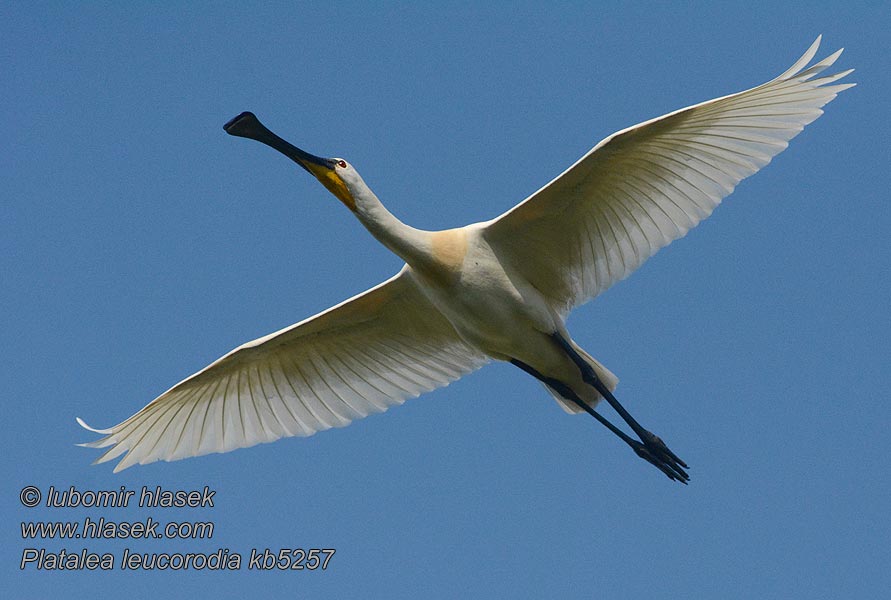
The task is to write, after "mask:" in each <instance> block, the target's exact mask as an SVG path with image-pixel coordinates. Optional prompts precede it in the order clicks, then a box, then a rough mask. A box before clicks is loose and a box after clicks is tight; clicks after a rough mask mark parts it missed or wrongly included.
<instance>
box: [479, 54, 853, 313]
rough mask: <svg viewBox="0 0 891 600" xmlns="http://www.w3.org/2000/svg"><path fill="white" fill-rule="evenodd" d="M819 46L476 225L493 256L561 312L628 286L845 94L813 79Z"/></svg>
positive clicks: (672, 117)
mask: <svg viewBox="0 0 891 600" xmlns="http://www.w3.org/2000/svg"><path fill="white" fill-rule="evenodd" d="M819 45H820V38H819V37H818V38H817V40H816V41H815V42H814V43H813V44H812V45H811V46H810V48H808V50H807V52H805V53H804V55H803V56H802V57H801V58H800V59H799V60H798V61H796V62H795V64H793V65H792V66H791V67H790V68H789V69H788V70H786V71H785V72H784V73H783V74H782V75H780V76H779V77H777V78H776V79H773V80H771V81H769V82H767V83H765V84H762V85H760V86H757V87H754V88H752V89H750V90H746V91H744V92H739V93H737V94H731V95H729V96H724V97H721V98H716V99H714V100H710V101H708V102H703V103H701V104H696V105H694V106H690V107H687V108H684V109H681V110H678V111H674V112H672V113H669V114H668V115H665V116H662V117H658V118H656V119H651V120H649V121H646V122H644V123H641V124H639V125H635V126H634V127H629V128H628V129H624V130H622V131H619V132H617V133H615V134H613V135H611V136H609V137H607V138H606V139H605V140H603V141H602V142H600V143H599V144H597V145H596V146H595V147H594V148H593V149H592V150H591V151H590V152H588V153H587V154H585V156H583V157H582V158H581V159H579V160H578V161H577V162H576V163H575V164H574V165H572V166H571V167H570V168H569V169H567V170H566V171H564V172H563V173H562V174H561V175H560V176H559V177H557V178H556V179H554V180H553V181H551V182H550V183H549V184H547V185H546V186H545V187H543V188H542V189H540V190H539V191H537V192H536V193H535V194H533V195H532V196H530V197H529V198H528V199H526V200H525V201H524V202H522V203H520V204H518V205H517V206H515V207H514V208H513V209H511V210H509V211H508V212H506V213H504V214H503V215H501V216H500V217H498V218H496V219H493V220H492V221H490V222H488V223H487V224H486V229H485V234H484V235H485V237H486V240H487V241H488V242H489V244H490V245H491V246H492V248H493V249H494V250H495V252H496V254H498V256H499V257H502V258H503V260H506V261H508V262H509V263H510V265H511V266H512V267H513V268H514V269H516V270H517V271H518V272H520V273H521V274H523V275H524V276H525V277H526V278H528V279H529V280H530V281H531V282H532V283H533V284H534V285H535V286H536V288H537V289H539V290H540V291H541V292H543V293H544V294H545V295H547V296H548V297H549V298H550V300H551V301H552V302H553V303H554V305H555V306H556V307H557V308H558V309H559V310H560V311H561V312H563V313H564V314H565V313H567V312H568V311H569V310H570V309H571V308H572V307H573V306H576V305H578V304H580V303H582V302H585V301H587V300H589V299H591V298H593V297H595V296H597V295H598V294H599V293H601V292H603V291H604V290H606V289H607V288H608V287H609V286H611V285H612V284H613V283H615V282H616V281H618V280H620V279H623V278H624V277H627V276H628V275H629V274H630V273H631V272H633V271H634V270H635V269H637V268H638V267H640V265H641V264H643V262H644V261H646V259H647V258H649V257H650V256H652V255H653V254H655V253H656V252H657V251H658V250H659V249H660V248H662V247H664V246H666V245H667V244H669V243H671V242H672V241H674V240H676V239H678V238H680V237H683V236H684V235H685V234H686V233H687V232H688V231H689V230H690V229H692V228H693V227H695V226H696V225H697V224H698V223H700V222H701V221H702V220H703V219H705V218H707V217H708V216H709V215H711V213H712V211H713V210H714V209H715V207H716V206H717V205H718V204H719V203H720V202H721V200H722V199H723V198H725V197H726V196H727V195H728V194H730V193H731V192H732V191H733V190H734V189H735V187H736V185H737V184H738V183H739V182H740V181H741V180H742V179H744V178H746V177H748V176H750V175H752V174H753V173H755V172H757V171H758V170H759V169H761V168H762V167H764V166H765V165H767V164H768V163H769V162H770V161H771V159H773V157H774V156H776V155H777V154H778V153H780V152H782V151H783V150H784V149H785V148H786V147H787V146H788V142H789V140H791V139H792V138H793V137H795V136H796V135H797V134H798V133H799V132H801V130H802V129H804V127H805V126H806V125H807V124H809V123H811V122H812V121H813V120H814V119H816V118H817V117H819V116H820V115H821V114H823V111H822V107H823V106H824V105H825V104H826V103H828V102H830V101H831V100H832V99H833V98H835V96H836V95H837V94H838V93H839V92H841V91H842V90H845V89H847V88H849V87H851V86H853V85H854V84H836V83H835V82H837V81H838V80H840V79H841V78H842V77H844V76H846V75H848V74H850V73H851V72H852V71H853V70H852V69H851V70H846V71H841V72H838V73H835V74H831V75H827V76H820V74H821V73H823V71H825V70H826V69H827V68H828V67H830V66H832V65H833V64H834V63H835V61H836V60H837V59H838V57H839V56H840V55H841V52H842V51H841V50H838V51H837V52H834V53H832V54H831V55H829V56H828V57H826V58H825V59H823V60H821V61H819V62H817V63H815V64H813V65H811V66H810V67H808V64H809V63H810V62H811V60H812V59H813V57H814V55H815V54H816V52H817V49H818V48H819Z"/></svg>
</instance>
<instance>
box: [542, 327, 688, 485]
mask: <svg viewBox="0 0 891 600" xmlns="http://www.w3.org/2000/svg"><path fill="white" fill-rule="evenodd" d="M553 337H554V340H555V341H556V342H557V344H559V345H560V347H561V348H562V349H563V351H564V352H566V354H567V356H569V357H570V358H571V359H572V361H573V362H574V363H575V364H576V366H577V367H578V368H579V371H581V374H582V380H583V381H585V383H587V384H588V385H591V386H593V387H594V389H596V390H597V391H598V392H599V393H600V395H601V396H603V397H604V399H605V400H606V401H607V402H608V403H609V405H610V406H612V407H613V410H615V411H616V412H617V413H618V414H619V416H620V417H622V419H623V420H624V421H625V422H626V423H628V426H629V427H631V429H632V430H633V431H634V433H635V434H637V436H638V437H639V438H640V440H641V441H642V442H643V443H644V446H645V447H646V449H647V451H648V452H649V454H650V455H651V456H652V457H655V458H656V459H657V460H659V461H661V462H664V463H666V464H668V465H669V466H670V467H671V469H673V470H674V471H676V472H677V474H678V476H679V477H680V480H681V481H685V482H686V481H687V480H689V479H690V476H689V475H687V472H686V471H684V469H689V467H688V466H687V463H685V462H684V461H683V460H681V459H680V457H679V456H678V455H677V454H675V453H674V452H672V451H671V450H670V449H669V448H668V446H666V445H665V442H663V441H662V439H661V438H660V437H659V436H657V435H654V434H653V433H652V432H650V431H648V430H646V429H644V428H643V427H642V426H641V424H640V423H638V422H637V420H636V419H635V418H634V417H632V416H631V414H630V413H629V412H628V411H627V410H625V407H624V406H622V405H621V404H620V403H619V401H618V400H616V397H615V396H613V394H612V392H610V391H609V389H607V387H606V386H605V385H604V384H603V382H602V381H601V380H600V378H599V377H597V373H595V372H594V369H593V368H592V367H591V365H590V364H589V363H588V361H586V360H585V359H584V358H583V357H582V356H581V355H580V354H579V353H578V352H577V351H576V349H575V348H573V347H572V344H570V343H569V341H567V340H566V339H565V338H564V337H563V336H562V335H560V334H559V333H555V334H553ZM638 455H640V452H638ZM643 458H646V459H647V460H650V459H649V458H647V457H645V456H644V457H643ZM650 462H652V461H651V460H650Z"/></svg>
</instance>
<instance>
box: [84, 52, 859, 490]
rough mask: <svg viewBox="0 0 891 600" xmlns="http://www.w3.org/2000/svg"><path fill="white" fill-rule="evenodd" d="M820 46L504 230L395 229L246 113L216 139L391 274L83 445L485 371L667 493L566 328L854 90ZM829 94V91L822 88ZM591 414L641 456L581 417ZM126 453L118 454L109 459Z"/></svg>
mask: <svg viewBox="0 0 891 600" xmlns="http://www.w3.org/2000/svg"><path fill="white" fill-rule="evenodd" d="M819 44H820V38H819V37H818V38H817V40H816V41H815V42H814V43H813V44H812V45H811V47H810V48H809V49H808V51H807V52H805V54H804V56H802V57H801V58H800V59H799V60H798V61H797V62H796V63H795V64H793V65H792V66H791V67H790V68H789V69H788V70H787V71H785V72H784V73H783V74H782V75H780V76H779V77H777V78H776V79H773V80H771V81H769V82H767V83H765V84H763V85H759V86H757V87H754V88H752V89H749V90H746V91H743V92H739V93H736V94H731V95H729V96H724V97H722V98H717V99H714V100H709V101H707V102H703V103H701V104H696V105H693V106H690V107H688V108H684V109H681V110H678V111H675V112H672V113H669V114H667V115H665V116H662V117H658V118H656V119H652V120H649V121H646V122H644V123H641V124H639V125H635V126H634V127H630V128H628V129H623V130H622V131H619V132H618V133H615V134H613V135H611V136H609V137H607V138H606V139H605V140H603V141H602V142H600V143H599V144H597V145H596V146H595V147H594V148H593V149H592V150H591V151H589V152H588V153H587V154H585V155H584V156H583V157H582V158H581V159H579V160H578V161H577V162H576V163H575V164H573V165H572V166H571V167H569V168H568V169H567V170H566V171H564V172H563V173H562V174H560V175H559V176H558V177H557V178H556V179H554V180H553V181H551V182H550V183H548V184H547V185H545V186H544V187H543V188H541V189H540V190H538V191H537V192H535V193H534V194H532V195H531V196H530V197H529V198H527V199H526V200H525V201H523V202H521V203H520V204H518V205H517V206H515V207H514V208H512V209H511V210H509V211H508V212H506V213H504V214H503V215H501V216H499V217H497V218H495V219H493V220H491V221H487V222H484V223H474V224H471V225H467V226H466V227H461V228H459V229H448V230H444V231H422V230H419V229H415V228H413V227H410V226H408V225H406V224H404V223H402V222H401V221H400V220H399V219H397V218H396V217H395V216H393V215H392V214H391V213H390V212H389V211H388V210H387V209H386V208H384V206H383V204H381V202H380V200H378V198H377V196H375V195H374V193H373V192H372V191H371V190H370V189H369V188H368V186H367V185H366V184H365V183H364V182H363V181H362V178H361V177H360V176H359V173H358V172H356V170H355V169H354V168H353V166H352V165H350V164H349V163H347V162H346V161H345V160H343V159H340V158H331V159H327V158H320V157H317V156H313V155H311V154H308V153H306V152H304V151H303V150H300V149H298V148H296V147H295V146H292V145H291V144H289V143H288V142H286V141H284V140H283V139H281V138H279V137H278V136H276V135H275V134H273V133H272V132H271V131H269V130H268V129H266V128H265V127H264V126H263V125H262V124H261V123H260V122H259V121H258V120H257V118H256V117H255V116H254V115H253V114H251V113H249V112H245V113H242V114H240V115H238V116H237V117H235V118H234V119H232V120H231V121H229V122H228V123H227V124H226V125H225V130H226V132H228V133H229V134H232V135H236V136H241V137H246V138H252V139H255V140H258V141H260V142H263V143H264V144H267V145H269V146H271V147H272V148H274V149H276V150H278V151H279V152H282V153H283V154H285V155H286V156H288V157H289V158H291V159H292V160H293V161H295V162H296V163H297V164H299V165H300V166H301V167H303V168H304V169H306V170H307V171H308V172H310V173H311V174H312V175H314V176H315V177H316V178H317V179H318V180H319V181H320V182H321V183H322V184H323V185H324V186H325V187H326V188H328V190H329V191H330V192H331V193H332V194H334V195H335V196H336V197H337V198H338V199H339V200H340V201H341V202H343V204H345V205H346V206H347V208H349V209H350V210H351V211H352V212H353V214H354V215H355V216H356V217H357V218H358V219H359V221H361V223H362V224H363V225H364V226H365V227H366V228H367V229H368V231H369V232H370V233H371V234H372V235H373V236H374V237H375V238H376V239H377V240H378V241H379V242H380V243H382V244H383V245H384V246H386V247H387V248H389V249H390V250H391V251H392V252H394V253H395V254H397V255H398V256H399V257H400V258H402V259H403V260H404V261H405V263H406V264H405V266H404V267H403V268H402V270H400V271H399V273H397V274H396V275H395V276H393V277H391V278H390V279H388V280H387V281H385V282H383V283H381V284H380V285H377V286H376V287H373V288H371V289H370V290H368V291H366V292H363V293H361V294H359V295H357V296H354V297H353V298H350V299H349V300H347V301H345V302H343V303H341V304H338V305H337V306H334V307H332V308H330V309H328V310H326V311H324V312H322V313H320V314H318V315H316V316H314V317H310V318H309V319H306V320H304V321H301V322H300V323H297V324H296V325H292V326H290V327H287V328H285V329H282V330H281V331H277V332H275V333H272V334H270V335H267V336H265V337H262V338H260V339H257V340H254V341H252V342H248V343H246V344H244V345H242V346H240V347H239V348H236V349H235V350H233V351H232V352H229V353H228V354H226V355H225V356H223V357H222V358H220V359H219V360H217V361H216V362H214V363H212V364H211V365H209V366H207V367H205V368H204V369H202V370H201V371H199V372H197V373H195V374H194V375H192V376H190V377H188V378H187V379H185V380H183V381H182V382H180V383H178V384H176V385H175V386H173V387H172V388H170V389H169V390H167V391H166V392H164V393H163V394H161V395H160V396H158V397H157V398H156V399H154V400H153V401H152V402H150V403H149V404H148V405H147V406H146V407H145V408H143V409H142V410H140V411H139V412H137V413H136V414H134V415H133V416H132V417H130V418H129V419H127V420H126V421H124V422H122V423H120V424H118V425H115V426H114V427H111V428H110V429H103V430H100V429H93V428H91V427H89V426H88V425H86V423H84V422H83V421H82V420H81V419H80V418H78V422H79V423H80V424H81V425H82V426H84V427H86V428H87V429H90V430H91V431H95V432H96V433H100V434H103V435H104V437H102V438H101V439H99V440H96V441H94V442H89V443H86V444H82V445H83V446H89V447H95V448H108V450H107V451H106V452H105V453H104V454H102V455H101V456H100V457H99V458H98V460H97V461H96V462H105V461H109V460H112V459H115V458H118V457H120V456H122V455H123V458H122V459H121V460H120V462H119V463H118V464H117V466H116V467H115V471H119V470H121V469H124V468H127V467H129V466H131V465H134V464H137V463H138V464H146V463H151V462H153V461H156V460H167V461H170V460H178V459H181V458H186V457H190V456H198V455H202V454H208V453H212V452H227V451H229V450H234V449H236V448H244V447H247V446H253V445H254V444H258V443H261V442H271V441H273V440H277V439H279V438H282V437H285V436H308V435H312V434H313V433H316V432H317V431H321V430H323V429H329V428H331V427H342V426H344V425H347V424H349V423H350V422H351V421H352V420H354V419H358V418H361V417H365V416H367V415H369V414H371V413H376V412H383V411H385V410H387V408H389V407H390V406H392V405H394V404H401V403H402V402H404V401H405V400H406V399H407V398H412V397H415V396H418V395H419V394H421V393H423V392H427V391H430V390H433V389H435V388H438V387H441V386H445V385H447V384H448V383H449V382H451V381H453V380H455V379H457V378H459V377H461V376H462V375H464V374H466V373H469V372H471V371H473V370H475V369H478V368H479V367H481V366H482V365H484V364H486V363H487V362H488V361H489V360H490V359H495V360H501V361H509V362H511V363H513V364H514V365H517V366H518V367H520V368H521V369H523V370H524V371H526V372H527V373H529V374H531V375H533V376H534V377H536V378H537V379H539V380H540V381H541V382H542V383H543V384H544V386H545V387H546V389H547V390H548V391H549V392H550V393H551V394H552V395H553V396H554V398H555V399H556V400H557V401H558V402H559V403H560V405H561V406H562V407H563V408H564V409H565V410H567V411H568V412H570V413H579V412H582V411H585V412H588V413H589V414H591V415H592V416H594V417H595V418H597V420H598V421H600V422H601V423H603V424H604V425H606V426H607V427H608V428H609V429H610V430H611V431H613V433H615V434H616V435H618V436H619V437H620V438H621V439H622V440H623V441H625V442H626V443H627V444H628V445H629V446H630V447H631V448H632V449H633V450H634V451H635V452H636V453H637V454H638V455H639V456H640V457H642V458H644V459H646V460H647V461H649V462H650V463H652V464H653V465H655V466H656V467H658V468H659V469H660V470H661V471H662V472H663V473H665V474H666V475H667V476H668V477H670V478H671V479H674V480H677V481H681V482H684V483H686V482H687V480H688V479H689V477H688V474H687V472H686V471H685V469H686V468H688V467H687V465H686V464H685V463H684V462H683V461H682V460H680V459H679V458H678V457H677V456H676V455H675V454H673V453H672V452H671V451H670V450H669V449H668V448H667V447H666V445H665V444H664V443H663V442H662V441H661V440H660V439H659V438H658V437H656V436H655V435H653V434H652V433H650V432H649V431H647V430H646V429H644V428H643V427H641V426H640V425H639V424H638V423H637V421H635V420H634V419H633V418H632V417H631V415H629V414H628V412H627V411H626V410H625V409H624V408H622V406H621V405H620V404H619V403H618V402H617V401H616V399H615V398H614V397H613V395H612V393H611V392H612V390H613V389H614V388H615V387H616V384H617V383H618V379H617V378H616V376H615V375H613V374H612V373H611V372H610V371H609V370H608V369H607V368H606V367H604V366H603V365H601V364H600V363H599V362H597V361H596V360H595V359H594V358H592V357H591V356H590V355H589V354H588V353H586V352H585V351H584V350H583V349H582V348H581V347H580V346H579V345H578V344H576V343H575V342H574V341H573V340H572V338H571V337H570V335H569V332H568V331H567V329H566V327H565V325H564V319H565V317H566V316H567V314H568V313H569V311H570V310H571V309H572V308H573V307H574V306H577V305H579V304H581V303H583V302H585V301H587V300H589V299H591V298H593V297H595V296H597V295H598V294H600V293H601V292H603V291H604V290H606V289H607V288H608V287H609V286H610V285H612V284H613V283H615V282H616V281H619V280H620V279H623V278H624V277H627V276H628V275H629V274H630V273H631V272H632V271H634V270H635V269H637V268H638V267H639V266H640V265H641V264H642V263H643V262H644V261H645V260H646V259H647V258H649V257H650V256H652V255H653V254H654V253H655V252H656V251H657V250H659V249H660V248H662V247H663V246H665V245H667V244H669V243H670V242H672V241H673V240H676V239H678V238H680V237H682V236H683V235H685V234H686V233H687V231H689V230H690V229H691V228H692V227H694V226H695V225H696V224H698V223H699V222H700V221H702V220H703V219H705V218H706V217H707V216H709V215H710V214H711V212H712V210H714V208H715V207H716V206H717V205H718V203H719V202H720V201H721V199H722V198H724V197H725V196H727V195H728V194H730V193H731V192H732V191H733V189H734V187H735V186H736V185H737V184H738V183H739V182H740V181H741V180H742V179H744V178H745V177H748V176H749V175H752V174H753V173H755V172H756V171H758V170H759V169H760V168H762V167H764V166H765V165H766V164H768V163H769V162H770V160H771V159H772V158H773V157H774V156H776V155H777V154H778V153H779V152H781V151H782V150H783V149H785V148H786V146H787V145H788V144H787V142H788V141H789V140H790V139H792V138H793V137H795V136H796V135H797V134H798V133H799V132H800V131H801V130H802V129H803V128H804V126H805V125H807V124H808V123H810V122H812V121H813V120H814V119H816V118H817V117H819V116H820V115H821V114H822V112H823V111H822V110H821V109H820V108H821V107H822V106H823V105H825V104H826V103H828V102H829V101H831V100H832V99H833V98H835V96H836V94H838V93H839V92H840V91H842V90H844V89H847V88H849V87H851V86H853V85H854V84H836V83H835V82H837V81H838V80H839V79H841V78H842V77H844V76H845V75H847V74H849V73H851V71H852V70H853V69H852V70H848V71H843V72H840V73H836V74H834V75H829V76H820V77H817V76H818V75H819V74H820V73H822V72H823V70H824V69H826V68H827V67H829V66H830V65H832V64H833V63H834V62H835V61H836V59H837V58H838V56H839V55H840V54H841V52H842V51H841V50H839V51H837V52H835V53H834V54H832V55H830V56H829V57H827V58H826V59H824V60H822V61H820V62H818V63H816V64H814V65H812V66H810V67H808V66H807V65H808V64H809V63H810V61H811V59H812V58H813V57H814V55H815V53H816V51H817V48H818V47H819ZM830 84H834V85H830ZM602 398H605V399H606V400H607V401H608V402H609V404H610V405H611V406H612V407H613V408H614V409H615V410H616V411H617V412H618V413H619V415H620V416H621V417H622V418H623V420H625V421H626V423H627V424H628V425H629V427H630V428H631V429H632V430H633V432H634V434H635V435H636V436H637V437H638V438H639V439H640V441H638V440H636V439H633V438H632V437H630V436H629V435H626V434H625V433H624V432H623V431H621V430H620V429H619V428H617V427H615V426H614V425H612V424H611V423H609V422H608V421H607V420H606V419H605V418H604V417H603V416H602V415H600V414H599V413H598V412H596V411H595V410H594V407H595V406H596V405H597V403H598V401H599V400H600V399H602ZM125 453H126V454H125Z"/></svg>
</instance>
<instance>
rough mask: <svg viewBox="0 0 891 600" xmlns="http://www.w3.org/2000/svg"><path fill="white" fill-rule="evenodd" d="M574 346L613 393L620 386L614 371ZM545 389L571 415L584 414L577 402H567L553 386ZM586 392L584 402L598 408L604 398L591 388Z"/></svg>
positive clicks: (588, 387)
mask: <svg viewBox="0 0 891 600" xmlns="http://www.w3.org/2000/svg"><path fill="white" fill-rule="evenodd" d="M573 345H574V346H575V351H576V352H578V353H579V354H580V355H581V357H582V358H584V359H585V360H586V361H587V362H588V364H589V365H591V368H593V369H594V372H595V373H597V377H598V378H599V379H600V381H602V382H603V384H604V385H605V386H606V389H608V390H609V391H613V390H614V389H616V386H617V385H619V378H618V377H616V376H615V375H614V374H613V372H612V371H610V370H609V369H607V368H606V367H604V366H603V365H602V364H600V363H599V362H598V361H597V359H596V358H594V357H593V356H591V355H590V354H588V353H587V352H585V351H584V350H583V349H582V348H580V347H579V346H577V345H575V344H573ZM544 387H545V389H546V390H548V392H549V393H550V394H551V395H552V396H553V397H554V399H555V400H556V401H557V404H559V405H560V408H562V409H563V410H565V411H566V412H568V413H570V414H578V413H580V412H583V411H582V409H581V407H579V406H578V405H577V404H576V403H575V402H572V401H571V400H567V399H566V398H564V397H563V396H561V395H560V394H559V393H558V392H557V391H556V390H555V389H553V388H552V387H551V386H549V385H547V384H544ZM585 392H586V393H583V394H580V396H581V398H582V400H584V401H585V403H586V404H587V405H588V406H590V407H591V408H594V407H595V406H597V403H598V402H600V401H601V400H602V399H603V396H601V395H600V394H599V393H598V392H597V390H595V389H594V388H593V387H591V386H586V389H585Z"/></svg>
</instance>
